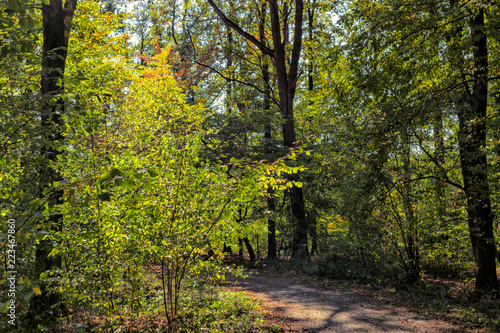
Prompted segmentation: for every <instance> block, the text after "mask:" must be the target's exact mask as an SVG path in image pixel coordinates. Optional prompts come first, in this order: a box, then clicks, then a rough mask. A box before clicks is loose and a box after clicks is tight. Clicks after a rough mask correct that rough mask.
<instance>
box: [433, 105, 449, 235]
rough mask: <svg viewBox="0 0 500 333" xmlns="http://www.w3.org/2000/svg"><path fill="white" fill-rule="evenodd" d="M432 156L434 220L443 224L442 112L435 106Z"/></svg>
mask: <svg viewBox="0 0 500 333" xmlns="http://www.w3.org/2000/svg"><path fill="white" fill-rule="evenodd" d="M434 147H435V150H434V156H435V158H436V162H437V163H436V166H435V176H436V180H435V182H434V198H435V199H434V200H435V202H436V206H437V207H436V208H437V209H436V221H437V222H438V225H440V226H442V225H443V220H444V216H445V214H446V197H445V196H446V193H445V187H444V185H445V182H444V179H445V178H446V177H445V176H446V175H445V170H444V169H443V168H444V163H445V155H444V153H445V149H444V137H443V112H442V111H441V109H439V108H437V109H436V110H435V111H434Z"/></svg>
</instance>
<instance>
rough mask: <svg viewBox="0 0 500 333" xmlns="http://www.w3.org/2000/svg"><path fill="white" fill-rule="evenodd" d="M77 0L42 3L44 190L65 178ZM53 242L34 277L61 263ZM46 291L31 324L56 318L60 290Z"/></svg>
mask: <svg viewBox="0 0 500 333" xmlns="http://www.w3.org/2000/svg"><path fill="white" fill-rule="evenodd" d="M76 4H77V0H67V1H66V2H65V4H64V7H63V1H62V0H50V2H49V4H45V3H42V16H43V54H42V69H43V75H42V76H41V79H40V86H41V93H42V95H44V96H50V97H46V102H45V104H44V105H43V107H42V112H41V116H40V119H41V127H42V136H41V139H42V143H41V155H42V157H43V159H42V161H43V162H41V163H40V171H39V174H40V187H41V191H40V193H41V194H42V195H43V193H44V190H45V189H47V188H51V187H52V186H53V185H52V184H53V183H54V182H59V181H61V180H62V176H61V174H60V173H59V172H57V170H56V169H55V168H54V165H53V163H54V162H55V161H57V157H58V156H59V155H61V154H62V149H61V148H62V145H63V135H62V131H63V128H62V127H63V126H62V125H63V119H62V115H63V114H64V111H65V103H64V100H63V97H62V94H63V92H64V84H63V79H64V69H65V65H66V56H67V54H68V53H67V48H68V41H69V33H70V25H71V21H72V19H73V15H74V11H75V8H76ZM63 194H64V193H63V191H62V190H58V189H56V190H54V191H52V192H51V194H50V197H49V202H50V205H49V206H50V207H53V206H54V205H57V204H61V203H62V200H63ZM62 218H63V217H62V215H61V214H51V215H50V216H49V217H48V218H47V221H46V224H45V228H46V229H47V230H49V231H50V232H51V233H52V234H53V233H55V232H58V231H61V230H62V223H63V221H62ZM52 248H53V247H52V244H51V242H50V241H48V240H42V241H40V243H39V244H38V245H37V247H36V251H35V258H36V260H35V271H34V275H35V276H34V277H35V278H39V276H40V274H41V273H42V272H44V271H46V270H50V269H54V268H58V267H61V257H60V256H51V257H49V254H50V252H51V251H52ZM41 291H42V295H41V296H38V297H34V298H33V300H32V302H31V304H30V310H29V312H28V315H27V320H28V321H29V323H30V326H31V327H37V326H38V324H40V323H41V322H42V321H43V320H46V319H49V318H51V317H52V318H56V316H54V315H55V313H54V310H55V312H56V313H57V309H56V308H55V307H56V306H57V304H58V303H59V302H60V296H59V293H58V292H56V291H53V290H49V289H48V286H47V285H46V284H44V283H42V284H41Z"/></svg>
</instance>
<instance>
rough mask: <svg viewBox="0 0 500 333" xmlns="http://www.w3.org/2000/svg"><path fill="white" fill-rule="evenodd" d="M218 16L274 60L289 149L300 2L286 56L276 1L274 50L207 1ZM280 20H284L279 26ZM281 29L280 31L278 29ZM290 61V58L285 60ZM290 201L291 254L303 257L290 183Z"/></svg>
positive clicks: (296, 197)
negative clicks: (292, 227)
mask: <svg viewBox="0 0 500 333" xmlns="http://www.w3.org/2000/svg"><path fill="white" fill-rule="evenodd" d="M207 1H208V3H209V4H210V6H212V8H213V9H214V11H215V12H216V14H217V15H218V16H219V18H220V19H221V20H222V21H223V22H224V23H225V24H226V25H228V26H230V27H231V28H233V29H234V30H235V31H236V32H238V33H239V34H240V35H241V36H243V37H244V38H245V39H247V40H248V41H249V42H250V43H252V44H254V45H255V46H256V47H258V48H259V50H260V51H261V52H262V53H263V54H264V55H267V56H270V57H271V58H273V60H274V62H273V63H274V67H275V70H276V79H277V82H278V94H279V107H280V112H281V121H282V132H283V144H284V146H285V147H289V148H293V147H294V146H295V142H296V132H295V119H294V113H293V104H294V99H295V91H296V88H297V80H298V67H299V59H300V53H301V48H302V23H303V13H304V1H303V0H295V1H294V3H295V23H294V32H293V47H292V51H291V57H290V59H288V58H287V54H286V43H287V41H288V35H289V33H288V24H287V22H283V20H281V18H280V8H279V4H278V1H277V0H269V1H267V2H268V4H269V8H270V18H271V35H272V39H273V46H274V49H270V48H269V47H268V46H267V45H265V44H263V43H262V42H261V41H259V40H258V39H257V38H255V37H254V36H253V35H251V34H249V33H248V32H246V31H244V30H243V29H242V28H241V27H240V26H238V25H237V24H236V23H235V22H233V21H231V20H230V19H229V18H228V17H227V16H226V15H225V14H224V13H223V12H222V11H221V10H220V8H219V7H217V5H216V4H215V3H214V1H213V0H207ZM284 11H285V13H283V14H284V15H283V19H284V21H287V18H288V14H289V13H288V6H285V8H284ZM282 23H284V24H283V25H282ZM282 28H283V32H284V33H283V34H282V30H281V29H282ZM288 60H290V61H288ZM298 179H299V177H298V175H290V177H289V180H291V181H297V180H298ZM290 201H291V206H292V218H293V221H292V223H293V225H294V234H293V241H292V251H293V255H294V256H307V229H308V228H307V221H306V217H305V211H304V195H303V193H302V189H301V188H299V187H297V186H295V185H293V186H292V188H291V189H290Z"/></svg>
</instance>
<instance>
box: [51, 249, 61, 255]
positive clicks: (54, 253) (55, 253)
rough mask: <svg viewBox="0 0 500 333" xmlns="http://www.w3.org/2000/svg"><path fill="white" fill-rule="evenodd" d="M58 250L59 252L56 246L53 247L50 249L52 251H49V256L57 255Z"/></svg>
mask: <svg viewBox="0 0 500 333" xmlns="http://www.w3.org/2000/svg"><path fill="white" fill-rule="evenodd" d="M59 252H61V251H60V250H59V249H58V248H56V247H54V248H53V249H52V251H50V253H49V257H53V256H55V255H57V254H58V253H59Z"/></svg>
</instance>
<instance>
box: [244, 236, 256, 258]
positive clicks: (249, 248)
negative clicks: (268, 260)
mask: <svg viewBox="0 0 500 333" xmlns="http://www.w3.org/2000/svg"><path fill="white" fill-rule="evenodd" d="M243 242H245V246H246V248H247V251H248V255H249V256H250V262H254V261H255V252H254V250H253V247H252V244H250V240H249V239H248V237H245V238H243Z"/></svg>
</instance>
